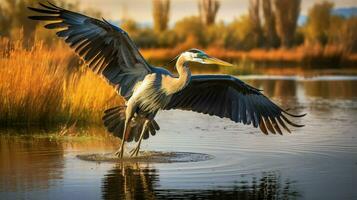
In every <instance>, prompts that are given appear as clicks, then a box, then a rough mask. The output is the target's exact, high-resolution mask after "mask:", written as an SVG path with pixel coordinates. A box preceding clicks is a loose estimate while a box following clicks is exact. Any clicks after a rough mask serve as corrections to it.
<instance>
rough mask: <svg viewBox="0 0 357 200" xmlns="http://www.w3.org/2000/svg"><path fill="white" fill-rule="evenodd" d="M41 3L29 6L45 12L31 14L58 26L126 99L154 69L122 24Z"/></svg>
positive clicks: (64, 37) (68, 41) (74, 47)
mask: <svg viewBox="0 0 357 200" xmlns="http://www.w3.org/2000/svg"><path fill="white" fill-rule="evenodd" d="M39 5H40V7H41V8H31V7H29V9H30V10H32V11H34V12H37V13H39V14H42V15H37V16H30V17H29V18H30V19H33V20H41V21H46V22H47V24H46V25H45V26H44V27H45V28H47V29H57V30H58V31H57V32H56V35H57V36H58V37H61V38H63V39H64V41H65V42H66V43H67V44H68V45H69V46H70V47H71V48H72V49H74V51H75V52H76V53H77V54H78V55H79V56H80V57H81V58H82V59H83V60H84V61H85V62H86V64H87V65H88V67H89V68H91V69H92V70H93V72H94V73H97V74H99V75H101V76H103V77H104V78H105V79H106V80H107V81H108V82H109V84H111V85H112V86H114V87H115V88H117V91H118V92H119V94H120V95H122V96H124V97H125V98H126V99H128V98H129V97H130V96H131V95H132V92H133V91H132V88H134V85H135V84H136V83H137V82H139V81H141V80H143V79H144V77H145V76H146V75H147V74H149V73H152V67H151V66H150V65H149V64H148V63H147V62H146V61H145V59H144V58H143V56H142V55H141V54H140V52H139V50H138V48H137V47H136V46H135V44H134V42H133V41H132V40H131V39H130V37H129V36H128V34H127V33H126V32H125V31H124V30H122V29H121V28H119V27H116V26H114V25H112V24H110V23H109V22H108V21H106V20H104V19H103V20H98V19H94V18H91V17H88V16H85V15H82V14H79V13H76V12H72V11H69V10H66V9H63V8H60V7H58V6H56V5H54V4H52V3H50V2H48V4H43V3H39ZM126 84H130V85H126Z"/></svg>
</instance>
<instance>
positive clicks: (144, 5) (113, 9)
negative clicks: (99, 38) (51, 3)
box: [78, 0, 357, 23]
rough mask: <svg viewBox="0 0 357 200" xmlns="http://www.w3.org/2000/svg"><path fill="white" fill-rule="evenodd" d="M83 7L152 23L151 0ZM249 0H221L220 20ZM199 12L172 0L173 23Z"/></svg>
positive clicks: (90, 1)
mask: <svg viewBox="0 0 357 200" xmlns="http://www.w3.org/2000/svg"><path fill="white" fill-rule="evenodd" d="M78 1H79V2H80V3H81V7H82V8H94V9H98V10H100V11H101V12H102V15H103V17H105V18H107V19H111V20H119V19H121V18H123V16H126V17H129V18H132V19H134V20H136V21H138V22H140V23H151V22H152V16H151V15H152V13H151V9H152V7H151V2H152V1H151V0H78ZM321 1H323V0H302V6H301V14H302V15H305V14H306V13H307V11H308V9H309V8H310V7H311V6H312V5H313V4H314V3H316V2H321ZM331 2H334V4H335V7H336V8H339V7H353V6H357V0H333V1H331ZM248 4H249V0H221V8H220V10H219V12H218V16H217V18H218V20H224V21H231V20H233V19H234V18H235V17H237V16H240V15H242V14H245V13H246V12H247V9H248ZM197 13H198V9H197V1H195V0H171V15H170V17H171V20H170V22H171V23H173V22H175V21H177V20H179V19H181V18H183V17H184V16H189V15H196V14H197Z"/></svg>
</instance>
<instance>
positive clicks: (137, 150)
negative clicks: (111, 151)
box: [130, 145, 140, 157]
mask: <svg viewBox="0 0 357 200" xmlns="http://www.w3.org/2000/svg"><path fill="white" fill-rule="evenodd" d="M139 150H140V146H139V145H138V146H136V147H135V148H134V149H132V150H130V157H136V156H138V154H139Z"/></svg>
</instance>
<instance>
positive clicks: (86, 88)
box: [0, 39, 121, 126]
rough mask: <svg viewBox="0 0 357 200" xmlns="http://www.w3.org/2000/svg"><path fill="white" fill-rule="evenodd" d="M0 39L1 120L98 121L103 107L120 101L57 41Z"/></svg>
mask: <svg viewBox="0 0 357 200" xmlns="http://www.w3.org/2000/svg"><path fill="white" fill-rule="evenodd" d="M21 44H22V41H17V42H11V41H9V40H7V39H1V40H0V47H1V48H0V56H1V59H0V82H1V84H0V113H1V114H0V123H1V124H2V125H3V126H10V125H19V124H22V125H24V124H25V125H32V124H35V125H49V124H58V123H70V122H74V121H77V122H78V123H86V122H91V123H92V122H99V121H100V118H101V116H102V112H103V110H104V109H106V108H108V107H110V106H112V105H115V104H118V103H120V102H121V100H120V99H118V98H115V92H114V90H113V89H112V88H111V87H110V86H108V85H107V83H105V81H103V80H102V79H100V78H99V77H97V76H96V75H95V74H93V73H92V72H90V71H87V70H86V68H84V67H80V64H79V63H78V61H77V59H75V57H74V56H73V52H72V51H71V50H70V49H69V48H67V47H65V46H62V44H61V43H59V44H58V45H56V46H55V47H53V48H48V47H45V46H44V45H42V43H41V42H38V43H36V45H35V46H34V47H32V48H31V49H25V48H24V47H23V46H22V45H21Z"/></svg>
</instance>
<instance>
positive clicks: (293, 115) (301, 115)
mask: <svg viewBox="0 0 357 200" xmlns="http://www.w3.org/2000/svg"><path fill="white" fill-rule="evenodd" d="M288 110H289V109H286V110H283V112H284V113H285V114H287V115H289V116H291V117H304V116H305V115H307V113H304V114H300V115H296V114H292V113H289V112H287V111H288Z"/></svg>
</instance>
